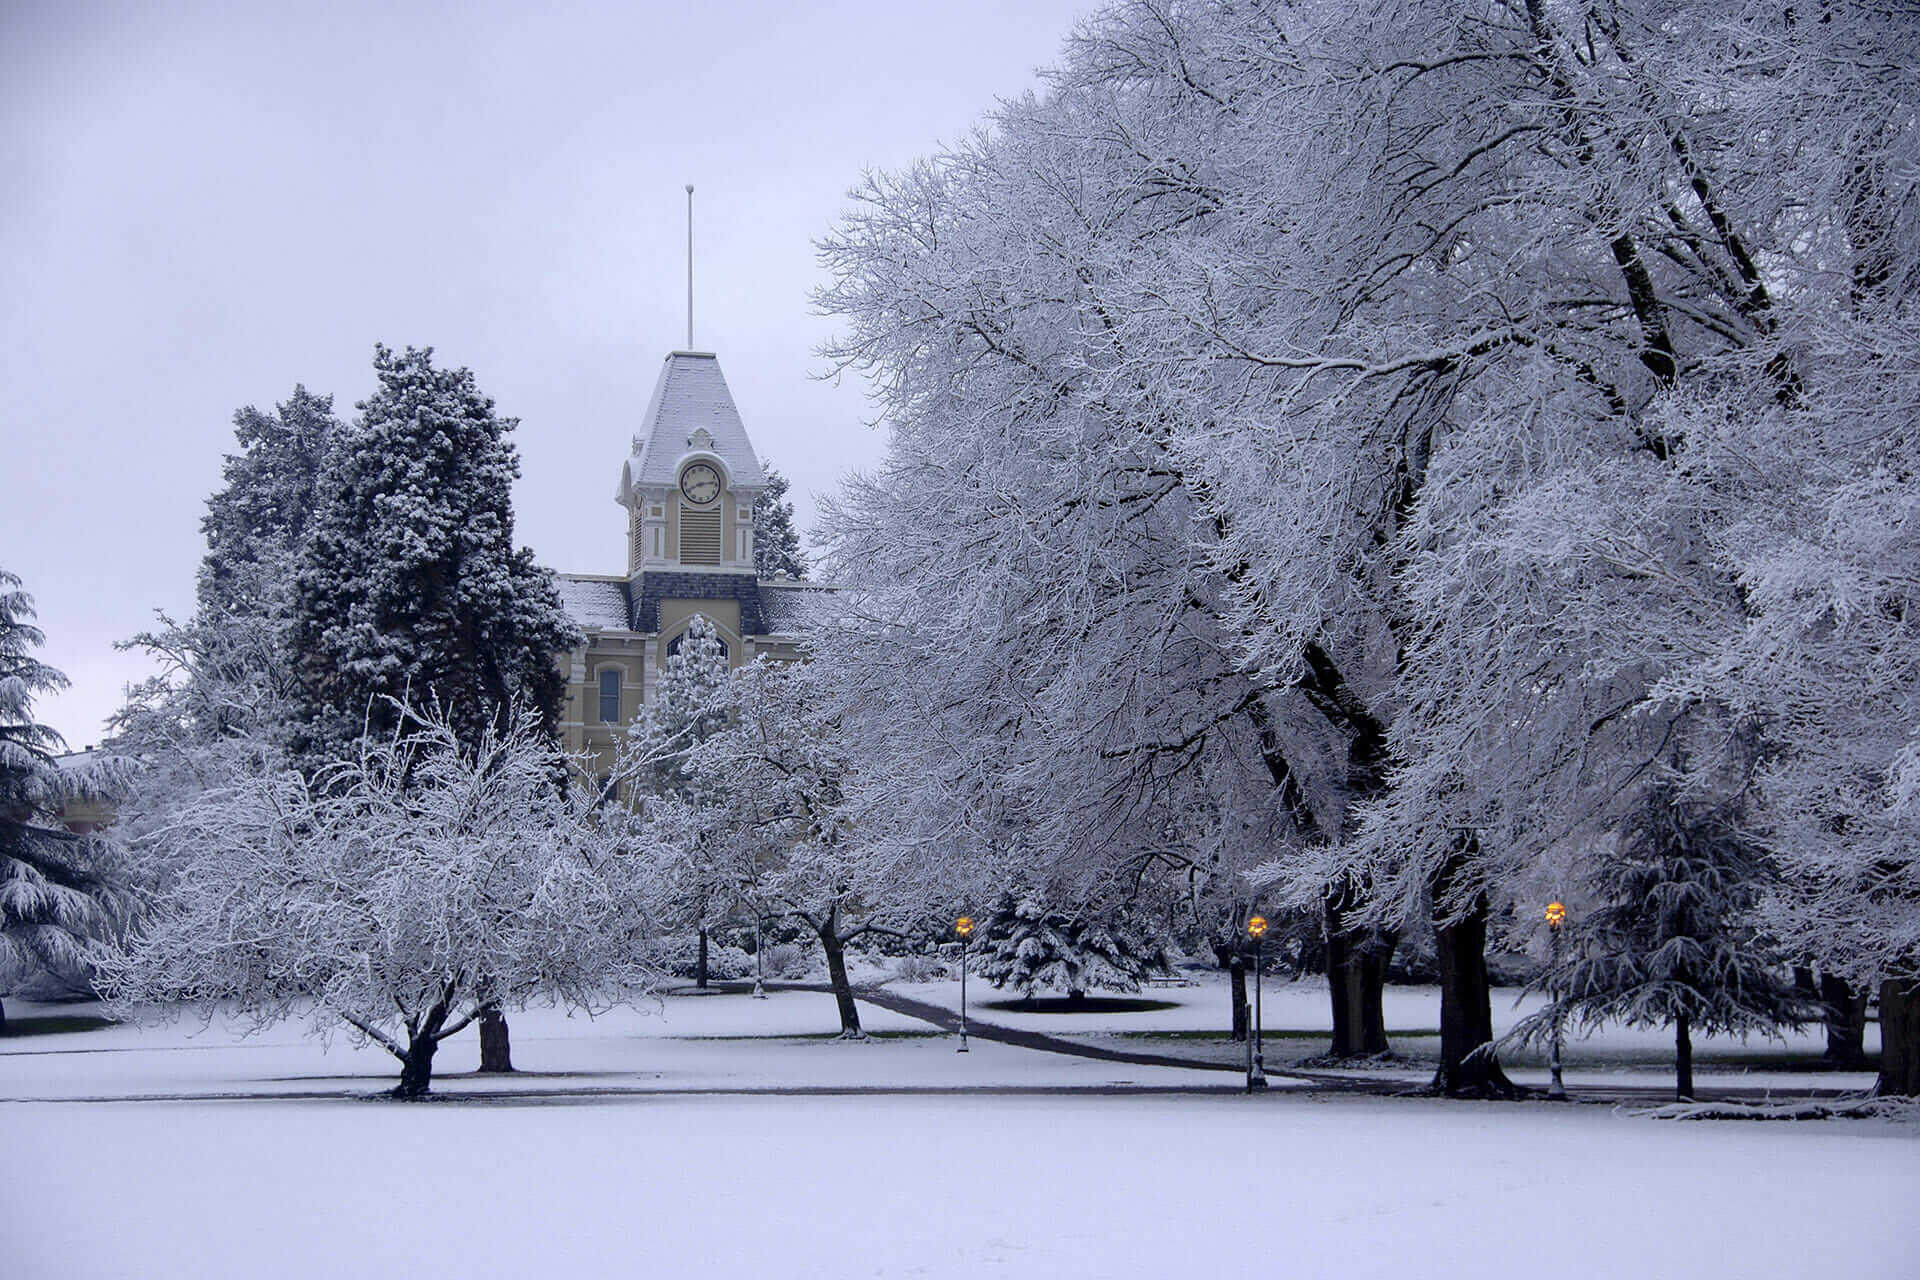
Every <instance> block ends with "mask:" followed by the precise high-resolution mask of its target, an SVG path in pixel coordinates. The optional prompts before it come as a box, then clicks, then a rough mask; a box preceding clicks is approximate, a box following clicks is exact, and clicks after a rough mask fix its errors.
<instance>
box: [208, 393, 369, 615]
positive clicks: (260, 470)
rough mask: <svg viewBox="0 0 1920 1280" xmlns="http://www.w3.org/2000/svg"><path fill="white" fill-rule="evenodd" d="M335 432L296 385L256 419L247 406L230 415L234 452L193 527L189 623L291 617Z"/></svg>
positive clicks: (329, 401)
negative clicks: (202, 537)
mask: <svg viewBox="0 0 1920 1280" xmlns="http://www.w3.org/2000/svg"><path fill="white" fill-rule="evenodd" d="M340 430H341V427H340V423H339V421H338V420H337V419H336V418H335V417H334V416H333V397H332V396H317V395H314V394H313V393H312V392H310V391H308V390H307V389H306V388H305V387H304V386H296V387H294V389H293V396H292V398H291V399H288V400H286V401H285V402H283V403H281V404H279V405H277V406H275V408H274V411H273V412H272V413H262V412H261V411H260V410H259V409H256V408H255V407H254V406H252V405H247V406H246V407H244V408H242V409H240V410H239V411H238V412H236V413H235V414H234V415H233V434H234V438H235V440H236V441H237V442H238V443H239V445H240V452H238V453H234V454H229V455H227V460H226V463H225V465H224V467H223V468H222V475H223V477H224V479H225V481H226V483H225V485H224V486H223V487H222V488H221V489H220V490H219V492H217V493H215V494H214V495H213V496H212V497H210V498H208V499H207V514H206V516H205V517H204V518H202V520H201V521H200V528H201V530H202V532H204V533H205V534H206V539H207V554H206V558H205V559H204V560H202V561H201V565H200V575H199V582H198V590H199V610H198V613H197V615H196V618H195V621H197V622H203V623H204V622H210V621H212V620H213V619H214V618H216V617H219V616H223V615H226V616H243V617H244V616H270V617H274V618H277V619H279V620H281V621H282V622H283V623H284V622H285V620H286V619H287V618H288V617H289V615H290V614H291V612H292V604H293V583H294V571H295V568H296V565H297V559H298V556H299V553H300V548H301V545H302V543H303V542H304V541H305V538H306V533H307V526H308V524H309V522H310V521H311V519H312V516H313V511H314V507H315V501H314V494H315V486H316V485H317V484H318V482H319V477H320V469H321V466H322V464H323V462H324V461H325V458H326V452H327V448H328V445H329V443H330V442H331V441H332V440H333V438H334V437H335V436H336V435H337V434H339V432H340Z"/></svg>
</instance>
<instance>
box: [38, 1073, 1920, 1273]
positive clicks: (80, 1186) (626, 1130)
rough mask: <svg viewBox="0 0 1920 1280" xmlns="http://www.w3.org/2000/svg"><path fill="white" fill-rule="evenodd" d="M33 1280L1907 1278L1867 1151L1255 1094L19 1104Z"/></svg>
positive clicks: (1909, 1235) (1617, 1120) (1794, 1135)
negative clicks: (439, 1278) (391, 1278)
mask: <svg viewBox="0 0 1920 1280" xmlns="http://www.w3.org/2000/svg"><path fill="white" fill-rule="evenodd" d="M0 1127H3V1128H4V1131H5V1133H6V1136H7V1146H8V1151H9V1157H10V1162H11V1163H12V1164H13V1166H14V1167H15V1168H16V1169H20V1170H31V1171H32V1176H31V1177H17V1178H13V1179H9V1188H8V1194H7V1196H6V1197H5V1200H4V1203H3V1204H0V1232H4V1238H5V1239H6V1241H7V1242H8V1243H7V1256H8V1266H7V1274H8V1275H9V1276H17V1277H20V1280H38V1278H40V1277H47V1278H52V1277H65V1278H69V1280H95V1278H97V1277H155V1276H189V1275H190V1276H197V1277H206V1278H208V1280H214V1278H218V1277H257V1276H263V1275H273V1276H282V1277H289V1278H294V1277H301V1278H304V1277H333V1276H351V1275H375V1274H378V1275H406V1274H418V1275H449V1276H459V1277H463V1278H464V1280H481V1278H483V1277H491V1276H511V1277H543V1276H613V1275H639V1276H660V1277H692V1276H756V1277H769V1278H773V1277H816V1276H817V1277H833V1278H835V1280H839V1278H842V1277H856V1276H928V1277H953V1278H956V1280H957V1278H959V1277H979V1276H1021V1277H1025V1276H1031V1277H1048V1278H1049V1280H1058V1278H1067V1277H1089V1278H1092V1277H1099V1278H1102V1280H1107V1278H1110V1277H1120V1276H1139V1277H1188V1276H1192V1277H1200V1276H1208V1277H1217V1276H1224V1275H1234V1274H1246V1273H1249V1272H1254V1273H1258V1274H1262V1275H1271V1276H1326V1275H1342V1276H1353V1277H1369V1276H1381V1277H1393V1278H1394V1280H1405V1278H1406V1277H1413V1276H1420V1277H1455V1276H1459V1277H1467V1276H1493V1277H1506V1276H1514V1277H1531V1276H1538V1275H1551V1276H1555V1277H1559V1278H1561V1280H1570V1278H1579V1277H1596V1278H1599V1277H1605V1278H1606V1280H1620V1278H1624V1277H1716V1276H1728V1277H1740V1278H1741V1280H1767V1278H1770V1277H1780V1278H1782V1280H1786V1278H1788V1277H1795V1278H1798V1277H1817V1276H1848V1277H1852V1278H1854V1280H1896V1278H1898V1280H1905V1278H1910V1277H1911V1276H1913V1275H1914V1274H1915V1267H1914V1262H1915V1259H1916V1258H1920V1228H1917V1227H1916V1225H1915V1219H1914V1216H1913V1214H1912V1196H1913V1189H1914V1187H1915V1186H1916V1185H1920V1142H1915V1141H1914V1140H1913V1138H1912V1134H1911V1131H1908V1132H1906V1133H1904V1134H1903V1133H1902V1132H1901V1131H1900V1130H1899V1129H1897V1128H1893V1127H1885V1126H1878V1125H1873V1124H1857V1123H1856V1124H1777V1125H1754V1124H1687V1125H1680V1124H1671V1123H1661V1122H1655V1121H1649V1120H1644V1119H1635V1118H1632V1117H1630V1116H1627V1115H1624V1114H1617V1113H1614V1112H1611V1111H1608V1110H1606V1109H1603V1108H1565V1107H1561V1108H1550V1107H1547V1106H1545V1105H1531V1106H1529V1105H1504V1106H1503V1105H1499V1104H1457V1103H1454V1104H1449V1103H1442V1102H1429V1101H1403V1100H1380V1099H1349V1098H1342V1099H1327V1098H1323V1097H1312V1098H1310V1097H1304V1096H1299V1095H1289V1094H1274V1095H1267V1096H1261V1097H1253V1098H1248V1097H1245V1096H1228V1095H1219V1096H1172V1097H1151V1096H1149V1097H1102V1096H1089V1095H1085V1094H1069V1095H1062V1096H1057V1097H1030V1096H1014V1097H1009V1096H1003V1095H992V1094H978V1095H945V1096H939V1095H935V1096H928V1095H919V1096H898V1095H894V1096H887V1095H874V1096H867V1097H801V1098H795V1097H778V1096H762V1097H715V1096H711V1095H707V1096H702V1095H693V1096H662V1097H656V1098H642V1099H631V1098H630V1099H622V1100H619V1101H599V1102H595V1103H592V1104H590V1105H551V1104H549V1105H517V1104H499V1103H496V1104H492V1105H486V1106H472V1105H458V1104H438V1105H436V1104H431V1103H428V1104H415V1105H403V1104H383V1103H368V1102H344V1101H343V1102H246V1103H145V1104H138V1103H114V1104H97V1105H72V1104H58V1103H30V1104H13V1105H8V1106H5V1107H0Z"/></svg>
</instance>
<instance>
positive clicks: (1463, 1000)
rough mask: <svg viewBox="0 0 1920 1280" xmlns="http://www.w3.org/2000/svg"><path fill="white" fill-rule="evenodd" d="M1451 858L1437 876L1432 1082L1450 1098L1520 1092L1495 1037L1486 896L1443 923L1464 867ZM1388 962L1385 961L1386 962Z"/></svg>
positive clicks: (1493, 1095) (1461, 861) (1514, 1094)
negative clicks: (1436, 1046) (1436, 1065)
mask: <svg viewBox="0 0 1920 1280" xmlns="http://www.w3.org/2000/svg"><path fill="white" fill-rule="evenodd" d="M1463 861H1464V859H1463V858H1453V859H1449V860H1448V862H1447V864H1446V865H1445V866H1443V867H1442V868H1441V870H1440V874H1439V875H1438V876H1436V877H1435V878H1434V890H1433V912H1434V925H1433V933H1434V944H1435V948H1434V949H1435V951H1436V952H1437V959H1438V960H1439V967H1440V1070H1439V1071H1438V1072H1436V1073H1435V1074H1434V1077H1433V1088H1434V1089H1435V1091H1436V1092H1440V1093H1444V1094H1446V1095H1447V1096H1448V1097H1449V1098H1515V1097H1518V1096H1519V1094H1520V1091H1519V1090H1518V1089H1516V1088H1515V1087H1514V1085H1513V1082H1512V1081H1511V1080H1509V1079H1507V1073H1506V1072H1504V1071H1502V1070H1501V1069H1500V1060H1499V1059H1498V1058H1496V1057H1495V1056H1494V1055H1493V1051H1492V1049H1491V1048H1488V1049H1487V1051H1486V1052H1484V1053H1482V1052H1479V1050H1480V1049H1481V1048H1482V1047H1483V1046H1490V1045H1491V1044H1492V1042H1493V988H1492V985H1491V984H1490V983H1489V982H1488V980H1487V899H1486V895H1485V894H1478V895H1476V896H1475V898H1474V900H1473V906H1472V908H1471V909H1470V910H1469V911H1468V912H1467V913H1466V914H1465V915H1463V916H1461V917H1460V918H1459V919H1458V920H1455V921H1454V922H1453V923H1451V924H1443V923H1442V922H1441V921H1442V919H1443V918H1444V913H1445V911H1446V906H1445V902H1446V899H1447V887H1448V882H1449V881H1450V880H1451V879H1452V877H1453V876H1455V875H1457V874H1458V873H1459V872H1460V871H1461V870H1462V869H1463V868H1462V864H1463ZM1383 968H1384V966H1383Z"/></svg>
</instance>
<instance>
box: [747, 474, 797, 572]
mask: <svg viewBox="0 0 1920 1280" xmlns="http://www.w3.org/2000/svg"><path fill="white" fill-rule="evenodd" d="M760 465H761V467H762V469H763V470H765V471H766V473H767V487H766V488H764V489H762V490H761V491H760V496H759V497H757V498H755V499H754V500H753V569H754V572H755V573H757V574H759V575H760V576H761V577H763V578H771V577H772V576H773V575H774V574H776V573H784V574H787V575H789V576H791V577H795V578H804V577H806V576H807V553H806V552H804V551H802V550H801V549H800V531H799V530H797V529H795V528H794V527H793V503H791V502H789V501H788V500H787V478H786V477H785V476H783V475H781V474H780V472H779V471H778V470H777V469H776V468H775V467H774V466H773V464H772V463H770V462H762V463H761V464H760Z"/></svg>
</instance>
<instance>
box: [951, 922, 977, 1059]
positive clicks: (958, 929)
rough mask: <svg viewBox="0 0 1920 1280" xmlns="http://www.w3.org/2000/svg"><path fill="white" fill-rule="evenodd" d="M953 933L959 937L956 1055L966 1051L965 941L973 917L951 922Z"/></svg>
mask: <svg viewBox="0 0 1920 1280" xmlns="http://www.w3.org/2000/svg"><path fill="white" fill-rule="evenodd" d="M953 931H954V932H955V933H957V934H959V935H960V1047H959V1048H958V1049H957V1050H955V1052H956V1053H965V1052H966V1051H967V939H968V938H969V937H970V936H972V934H973V917H972V916H961V917H960V918H959V919H958V920H955V921H954V922H953Z"/></svg>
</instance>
